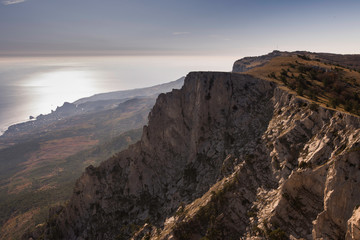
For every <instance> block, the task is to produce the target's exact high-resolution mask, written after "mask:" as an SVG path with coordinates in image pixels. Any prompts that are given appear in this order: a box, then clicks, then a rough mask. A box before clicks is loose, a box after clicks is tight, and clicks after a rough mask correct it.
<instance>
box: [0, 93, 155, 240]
mask: <svg viewBox="0 0 360 240" xmlns="http://www.w3.org/2000/svg"><path fill="white" fill-rule="evenodd" d="M154 101H155V100H154V99H134V100H131V101H128V102H125V103H123V104H120V105H119V107H117V108H115V109H111V110H106V111H101V112H97V113H93V114H84V115H79V116H75V117H70V118H67V119H64V120H61V121H58V122H56V123H54V124H51V125H49V126H46V127H44V128H42V129H39V131H37V132H34V133H31V132H29V133H26V134H24V135H22V136H21V137H18V138H16V137H15V138H14V137H11V138H8V139H5V140H4V139H1V142H0V145H2V146H9V145H11V147H4V148H2V149H1V148H0V227H1V231H0V239H3V238H5V239H7V238H10V239H11V237H13V236H15V235H16V234H18V235H19V234H20V235H21V234H22V233H23V230H24V229H26V228H27V227H29V226H31V225H34V224H35V223H39V222H41V221H40V219H41V220H43V219H44V216H45V215H47V210H46V209H48V207H49V206H50V205H53V204H57V203H60V202H63V201H65V200H66V199H68V198H69V196H70V195H71V192H72V188H73V184H74V182H75V180H76V179H77V178H78V177H80V175H81V173H82V172H83V170H84V169H85V167H87V166H88V165H90V164H93V165H97V164H98V163H99V162H100V161H103V160H105V159H107V158H109V157H110V156H112V155H113V154H114V153H116V152H118V151H120V150H122V149H124V148H125V147H127V146H128V145H129V144H132V143H134V142H136V141H137V140H138V139H139V138H140V135H141V132H142V126H143V125H145V124H146V122H147V115H148V112H149V111H150V109H151V107H152V106H153V103H154ZM130 129H136V130H133V131H129V130H130ZM126 131H128V132H126ZM14 234H15V235H14ZM5 236H6V237H5Z"/></svg>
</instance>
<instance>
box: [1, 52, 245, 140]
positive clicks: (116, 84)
mask: <svg viewBox="0 0 360 240" xmlns="http://www.w3.org/2000/svg"><path fill="white" fill-rule="evenodd" d="M238 58H239V57H235V56H86V57H84V56H81V57H74V56H71V57H64V56H61V57H48V56H47V57H0V135H1V134H2V133H3V132H4V131H5V130H6V129H7V128H8V127H9V126H10V125H13V124H16V123H20V122H24V121H29V119H30V118H32V117H36V116H38V115H40V114H47V113H50V112H51V110H55V109H56V107H58V106H62V105H63V103H64V102H74V101H76V100H78V99H80V98H83V97H88V96H91V95H94V94H97V93H105V92H112V91H119V90H127V89H134V88H143V87H149V86H153V85H157V84H161V83H166V82H170V81H174V80H177V79H179V78H180V77H182V76H186V75H187V74H188V73H189V72H191V71H225V72H229V71H231V68H232V64H233V62H234V61H235V60H237V59H238Z"/></svg>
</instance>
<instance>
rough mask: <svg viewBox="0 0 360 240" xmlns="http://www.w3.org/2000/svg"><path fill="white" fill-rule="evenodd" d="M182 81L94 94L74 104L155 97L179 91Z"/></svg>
mask: <svg viewBox="0 0 360 240" xmlns="http://www.w3.org/2000/svg"><path fill="white" fill-rule="evenodd" d="M184 79H185V77H181V78H179V79H178V80H176V81H172V82H169V83H164V84H159V85H156V86H152V87H147V88H139V89H132V90H125V91H116V92H109V93H100V94H95V95H93V96H91V97H86V98H81V99H79V100H77V101H75V102H74V104H75V105H79V104H83V103H85V102H94V101H105V100H114V99H129V98H134V97H150V96H155V95H159V94H160V93H165V92H169V91H171V90H172V89H180V88H181V87H182V85H183V84H184Z"/></svg>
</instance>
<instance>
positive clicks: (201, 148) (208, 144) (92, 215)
mask: <svg viewBox="0 0 360 240" xmlns="http://www.w3.org/2000/svg"><path fill="white" fill-rule="evenodd" d="M290 55H291V57H294V58H296V61H298V62H300V63H301V61H302V60H304V61H308V60H307V59H303V58H310V57H308V56H306V55H300V56H298V55H299V54H297V53H295V54H290ZM276 57H282V56H276ZM276 57H274V58H272V59H265V60H266V63H265V64H262V63H260V64H259V65H257V67H258V68H259V69H261V68H262V67H265V66H267V65H268V64H270V63H273V61H274V59H276ZM301 59H302V60H301ZM246 61H248V59H247V60H246ZM307 63H309V62H307ZM253 69H256V68H252V69H247V70H249V74H250V75H249V74H240V73H219V72H193V73H190V74H188V76H187V77H186V79H185V84H184V86H183V87H182V89H181V90H173V91H172V92H171V93H167V94H160V95H159V97H158V99H157V100H156V104H155V106H154V107H153V109H152V111H151V113H150V114H149V124H148V126H145V127H144V129H143V135H142V138H141V141H139V142H137V143H136V144H134V145H132V146H130V147H129V149H127V150H125V151H123V152H121V153H119V154H117V155H116V156H114V157H113V158H111V159H109V160H107V161H105V162H103V163H102V164H101V165H100V166H99V167H96V168H95V167H92V166H90V167H88V168H87V169H86V171H85V173H84V174H83V175H82V177H81V178H80V179H79V180H78V181H77V184H76V187H75V189H74V193H73V196H72V199H71V200H70V202H69V204H68V205H67V206H65V207H58V208H54V209H53V210H52V212H51V213H50V217H49V219H48V222H47V223H45V225H43V226H41V227H39V228H38V229H36V230H35V231H33V232H32V233H28V234H26V235H25V236H24V239H29V238H30V237H32V238H34V239H41V238H42V237H43V238H45V239H100V238H101V239H114V238H117V239H201V238H202V239H233V238H243V239H264V238H265V239H302V238H305V239H343V238H346V239H358V238H359V236H360V233H359V231H358V230H357V229H358V228H359V226H360V222H359V220H358V219H359V217H358V216H359V211H360V209H359V208H358V206H359V204H360V200H359V199H360V195H359V192H358V191H356V189H358V188H359V187H360V185H359V184H360V174H359V169H360V163H359V161H358V159H359V157H360V152H359V146H360V119H359V117H357V116H354V115H351V114H348V113H344V112H339V111H338V110H336V109H334V108H331V107H327V106H326V105H325V103H323V102H320V101H319V102H318V103H317V100H312V99H306V98H305V97H298V95H297V93H296V92H295V91H293V90H292V89H291V88H288V85H286V84H285V82H283V83H282V81H279V79H278V75H276V74H277V73H275V72H274V74H275V76H276V78H273V77H272V76H273V75H271V74H270V73H271V72H268V73H267V74H266V75H265V78H266V79H263V78H259V77H256V76H259V75H261V74H262V72H261V71H260V72H254V71H253V72H251V71H252V70H253ZM346 71H347V70H346ZM293 73H295V74H298V73H296V72H294V71H293ZM268 74H269V75H271V77H270V76H267V75H268ZM299 75H300V74H299ZM284 77H285V76H284ZM290 78H291V77H290V76H288V79H290ZM310 89H311V88H310Z"/></svg>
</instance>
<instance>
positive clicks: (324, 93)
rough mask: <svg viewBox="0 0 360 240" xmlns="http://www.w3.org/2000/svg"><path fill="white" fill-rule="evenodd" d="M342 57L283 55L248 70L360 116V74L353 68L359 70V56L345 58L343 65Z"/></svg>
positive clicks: (311, 97)
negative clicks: (341, 62)
mask: <svg viewBox="0 0 360 240" xmlns="http://www.w3.org/2000/svg"><path fill="white" fill-rule="evenodd" d="M323 57H324V58H323ZM342 58H344V56H333V55H331V54H330V55H329V54H313V55H308V54H299V55H289V56H280V57H276V58H274V59H272V60H271V61H269V62H268V63H267V64H265V65H264V66H261V67H258V68H254V69H251V70H250V71H248V73H249V74H251V75H253V76H255V77H259V78H266V79H268V80H272V81H275V82H278V83H281V84H283V85H284V86H286V87H287V88H289V89H290V90H292V91H295V92H296V93H297V94H298V95H300V96H303V97H305V98H308V99H310V100H312V101H314V102H317V104H319V105H320V104H323V105H325V106H327V107H332V108H337V109H340V110H344V111H347V112H350V113H352V114H356V115H360V74H359V72H357V71H354V67H357V68H358V69H360V64H359V60H360V59H358V58H357V59H355V58H354V59H343V60H344V61H345V62H344V64H342V65H344V66H341V65H340V64H339V63H340V61H341V60H342ZM349 58H351V57H349ZM314 106H315V105H313V106H312V107H314ZM314 109H315V108H314Z"/></svg>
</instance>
